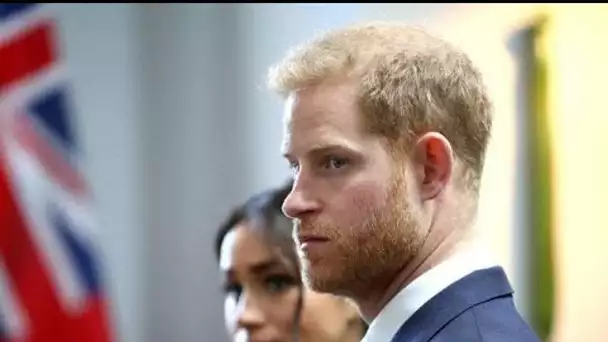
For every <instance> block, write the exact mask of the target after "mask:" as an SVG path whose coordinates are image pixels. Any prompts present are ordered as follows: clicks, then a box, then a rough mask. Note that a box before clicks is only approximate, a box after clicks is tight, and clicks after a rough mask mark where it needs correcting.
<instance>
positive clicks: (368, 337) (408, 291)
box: [361, 245, 497, 342]
mask: <svg viewBox="0 0 608 342" xmlns="http://www.w3.org/2000/svg"><path fill="white" fill-rule="evenodd" d="M463 247H464V246H463ZM496 265H497V263H496V262H494V261H493V260H492V258H491V257H490V254H489V253H487V252H486V251H485V250H484V249H483V248H481V247H480V246H475V245H474V246H471V245H467V246H466V247H464V248H460V249H459V250H458V251H457V252H456V253H454V254H453V255H452V256H450V257H449V258H448V259H446V260H444V261H443V262H442V263H440V264H439V265H437V266H435V267H434V268H432V269H430V270H429V271H427V272H425V273H424V274H422V275H421V276H419V277H418V278H416V279H415V280H414V281H413V282H412V283H410V284H409V285H408V286H406V287H405V288H403V289H402V290H401V291H399V293H397V295H395V296H394V297H393V298H392V299H391V300H390V301H389V302H388V304H387V305H386V306H385V307H384V308H383V309H382V310H381V311H380V313H379V314H378V316H376V318H374V320H373V321H372V322H371V324H370V326H369V329H368V330H367V333H366V334H365V337H364V338H363V340H362V341H361V342H389V341H390V340H391V339H392V338H393V336H394V335H395V334H396V333H397V331H398V330H399V328H400V327H401V325H403V323H404V322H405V321H406V320H408V319H409V318H410V317H411V316H412V315H413V314H414V313H415V312H416V311H417V310H418V309H420V307H422V306H423V305H424V304H425V303H426V302H427V301H429V300H430V299H431V298H433V297H434V296H435V295H436V294H438V293H439V292H441V291H443V290H444V289H445V288H446V287H448V286H450V285H451V284H453V283H455V282H456V281H458V280H460V279H461V278H464V277H465V276H467V275H469V274H470V273H472V272H474V271H477V270H481V269H486V268H490V267H493V266H496Z"/></svg>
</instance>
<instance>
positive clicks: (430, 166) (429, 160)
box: [413, 132, 454, 200]
mask: <svg viewBox="0 0 608 342" xmlns="http://www.w3.org/2000/svg"><path fill="white" fill-rule="evenodd" d="M413 156H414V163H415V170H416V181H417V182H418V189H419V190H420V197H421V199H422V200H430V199H433V198H435V197H437V196H438V195H439V194H440V193H441V191H442V190H443V189H444V188H445V187H446V185H447V184H448V182H449V181H450V179H451V177H452V169H453V166H454V153H453V150H452V145H451V144H450V142H449V141H448V140H447V139H446V138H445V137H444V136H443V135H442V134H440V133H437V132H429V133H425V134H424V135H422V136H421V137H420V138H419V139H418V140H417V141H416V144H415V146H414V149H413Z"/></svg>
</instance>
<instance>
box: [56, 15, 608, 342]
mask: <svg viewBox="0 0 608 342" xmlns="http://www.w3.org/2000/svg"><path fill="white" fill-rule="evenodd" d="M48 9H49V10H51V11H52V12H53V13H54V15H55V18H56V20H57V23H58V24H59V34H60V38H61V44H62V50H61V53H62V55H63V58H64V62H65V70H66V71H67V73H68V75H69V78H70V81H71V88H72V92H71V96H72V99H73V103H74V106H75V109H76V110H75V117H74V121H75V123H76V127H77V133H78V135H79V137H80V141H81V145H82V148H83V150H84V155H85V161H84V167H85V171H86V178H87V180H88V181H89V183H90V184H91V186H92V192H93V196H94V212H95V217H96V220H97V226H98V231H99V236H100V242H101V245H102V251H103V258H102V261H103V267H104V273H105V275H104V276H105V279H104V280H105V282H106V284H107V292H108V294H109V297H110V298H109V301H110V309H111V320H112V330H113V331H114V333H115V335H116V336H117V340H118V341H124V342H143V341H148V342H168V341H180V342H194V341H212V342H223V341H228V339H227V335H226V333H225V328H224V323H223V301H222V298H221V294H220V286H219V281H218V280H216V279H218V278H217V277H216V262H215V257H214V255H213V237H214V234H215V231H216V229H217V227H218V225H219V223H220V221H221V220H222V219H223V218H224V217H225V215H227V213H228V211H229V210H230V209H231V208H232V207H233V206H234V205H235V204H237V203H240V202H241V201H243V200H244V199H246V198H247V197H248V196H249V195H251V194H252V193H254V192H256V191H259V190H262V189H265V188H267V187H269V186H274V185H277V184H280V183H282V182H283V180H284V179H286V177H287V176H288V175H289V171H288V168H287V164H286V163H285V162H284V161H283V160H282V157H281V156H280V153H279V146H280V140H281V114H282V103H281V102H280V100H279V99H278V98H277V97H276V96H274V95H273V94H272V93H270V92H269V91H267V90H266V89H265V77H266V71H267V68H268V67H269V66H270V65H271V64H272V63H274V62H276V61H278V60H279V59H280V58H281V57H282V56H283V54H284V53H285V52H286V50H287V49H288V48H289V47H291V46H292V45H294V44H298V43H300V42H302V41H303V40H305V39H308V38H310V37H311V36H312V35H313V34H315V33H316V32H317V31H318V30H320V29H328V28H333V27H339V26H343V25H345V24H349V23H353V22H358V21H363V20H385V19H390V20H400V21H405V22H409V23H412V24H417V25H422V26H424V27H426V28H427V29H429V30H431V31H432V32H434V33H436V34H438V35H440V36H443V37H444V38H446V39H448V40H450V41H452V42H453V43H455V44H457V45H458V46H460V47H461V48H462V49H464V50H465V51H466V52H467V53H469V55H470V56H471V58H472V59H473V61H474V63H476V64H477V65H478V67H479V68H480V69H481V71H482V73H483V74H484V77H485V80H486V83H487V86H488V88H489V91H490V95H491V98H492V99H493V101H494V105H495V119H494V131H493V138H492V141H491V144H490V147H489V151H488V156H487V161H486V168H485V174H484V178H483V183H482V194H481V206H480V213H479V218H478V223H477V229H478V231H479V232H480V234H482V235H483V236H484V238H485V239H486V240H487V241H488V243H489V244H490V246H491V249H492V251H493V252H494V253H495V256H496V258H497V259H498V260H499V261H500V263H501V264H502V265H503V266H504V267H505V269H506V271H507V273H508V275H509V277H510V279H511V281H512V283H513V286H514V288H515V291H516V300H517V306H518V308H519V309H520V311H521V312H522V314H523V315H524V317H525V318H526V319H527V320H529V321H530V322H531V323H532V324H533V325H534V326H535V327H536V329H537V330H538V331H539V333H541V334H542V335H543V336H546V339H547V340H551V341H554V342H571V341H589V342H593V341H597V342H600V341H608V332H606V329H603V328H604V327H603V326H602V323H604V322H605V314H604V310H605V308H606V307H608V272H606V271H607V270H608V248H606V247H605V245H606V244H608V229H607V228H608V218H607V216H606V215H605V213H604V212H603V210H605V208H604V207H603V204H602V201H603V199H604V197H605V193H606V191H607V190H608V177H606V175H607V174H608V153H607V152H606V148H608V135H606V134H605V130H606V128H608V112H607V109H608V107H607V105H606V95H605V92H606V90H607V89H608V88H607V86H606V80H607V79H608V67H607V66H606V61H607V60H608V43H607V42H608V40H607V39H606V35H607V34H608V6H606V5H603V4H596V5H549V4H541V5H534V4H339V5H338V4H49V5H48Z"/></svg>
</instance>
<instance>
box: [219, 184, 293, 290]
mask: <svg viewBox="0 0 608 342" xmlns="http://www.w3.org/2000/svg"><path fill="white" fill-rule="evenodd" d="M292 185H293V181H292V180H291V179H290V180H288V181H286V182H285V183H284V184H283V185H281V186H280V187H277V188H273V189H270V190H266V191H263V192H261V193H258V194H256V195H254V196H252V197H250V198H249V199H248V200H247V201H246V202H245V203H243V204H242V205H240V206H238V207H236V208H235V209H233V210H232V212H231V213H230V215H229V216H228V218H227V219H226V220H225V221H224V222H223V223H222V224H221V225H220V229H219V230H218V232H217V235H216V237H215V256H216V258H217V260H219V259H220V252H221V248H222V243H223V242H224V238H225V237H226V235H227V234H228V233H229V232H230V231H231V230H232V229H234V227H236V226H237V225H238V224H240V223H245V222H246V223H249V224H251V225H252V226H253V227H254V229H257V230H259V231H260V232H261V233H263V234H264V236H265V237H266V238H267V239H268V241H269V243H271V244H272V245H275V246H278V247H280V249H281V252H282V254H283V256H284V257H286V258H287V260H288V261H289V263H290V264H291V265H287V266H289V267H294V271H296V273H297V274H296V276H297V277H298V278H299V274H300V272H299V269H300V268H299V266H298V265H299V263H298V257H297V255H296V252H295V246H294V243H293V240H292V237H291V231H292V222H291V220H290V219H289V218H288V217H287V216H285V214H283V211H282V209H281V207H282V205H283V201H285V198H286V197H287V195H288V194H289V192H290V191H291V187H292Z"/></svg>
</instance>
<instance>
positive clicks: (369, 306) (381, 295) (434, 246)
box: [355, 230, 463, 323]
mask: <svg viewBox="0 0 608 342" xmlns="http://www.w3.org/2000/svg"><path fill="white" fill-rule="evenodd" d="M460 232H461V230H452V231H450V232H449V233H447V234H444V233H442V232H441V231H439V230H437V231H431V233H430V234H429V236H428V238H427V239H426V240H425V242H424V244H423V245H422V247H421V248H420V252H419V253H417V255H416V256H415V257H414V258H413V259H412V261H411V262H409V263H408V264H407V265H405V266H404V267H403V268H402V269H401V270H400V271H399V272H398V273H397V274H396V276H395V277H394V278H393V280H392V281H390V283H388V285H387V286H386V287H384V288H383V289H379V291H377V293H368V296H367V297H366V298H364V299H362V300H359V299H355V301H356V302H357V304H358V306H359V311H360V313H361V315H362V316H363V317H364V318H365V320H366V321H367V322H368V323H369V322H371V321H372V320H373V319H374V318H375V317H376V316H377V315H378V314H379V313H380V311H382V308H384V307H385V306H386V305H387V304H388V302H389V301H390V300H391V299H392V298H393V297H394V296H395V295H396V294H397V293H399V291H401V290H402V289H403V288H405V287H406V286H408V285H409V284H410V283H411V282H413V281H414V280H415V279H416V278H418V277H419V276H421V275H422V274H424V273H425V272H427V271H428V270H430V269H431V268H433V267H435V266H436V265H438V264H440V263H441V262H443V261H444V260H446V259H447V258H449V257H450V255H452V253H453V252H454V251H455V248H456V246H457V245H458V243H459V241H461V239H462V238H463V237H462V234H461V233H460ZM433 233H434V234H433Z"/></svg>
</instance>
